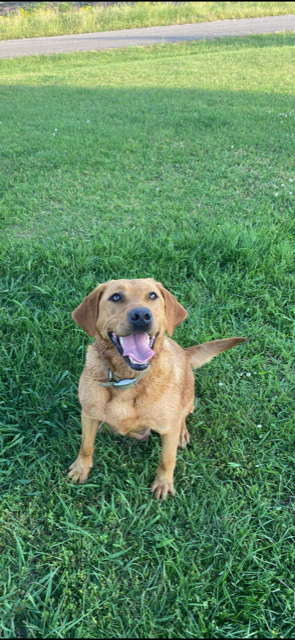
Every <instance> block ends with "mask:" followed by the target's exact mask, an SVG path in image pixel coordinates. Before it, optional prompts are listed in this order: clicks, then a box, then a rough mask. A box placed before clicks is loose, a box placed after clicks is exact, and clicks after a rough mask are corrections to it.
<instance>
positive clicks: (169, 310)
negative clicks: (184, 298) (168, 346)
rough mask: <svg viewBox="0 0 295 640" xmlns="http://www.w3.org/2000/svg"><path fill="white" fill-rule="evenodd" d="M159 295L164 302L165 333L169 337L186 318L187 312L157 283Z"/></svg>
mask: <svg viewBox="0 0 295 640" xmlns="http://www.w3.org/2000/svg"><path fill="white" fill-rule="evenodd" d="M157 286H158V287H159V289H160V291H161V294H162V296H163V298H164V302H165V310H166V319H167V333H168V335H169V336H172V335H173V331H174V329H176V327H178V325H179V324H180V323H181V322H183V321H184V320H185V319H186V318H187V311H186V309H185V308H184V307H182V306H181V304H179V302H177V300H176V298H174V296H173V295H172V293H169V291H167V289H164V287H163V286H162V285H161V284H160V283H158V282H157Z"/></svg>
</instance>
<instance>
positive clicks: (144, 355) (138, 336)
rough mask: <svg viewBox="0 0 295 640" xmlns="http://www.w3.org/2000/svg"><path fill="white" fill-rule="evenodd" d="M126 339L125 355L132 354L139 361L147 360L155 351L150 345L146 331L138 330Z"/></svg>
mask: <svg viewBox="0 0 295 640" xmlns="http://www.w3.org/2000/svg"><path fill="white" fill-rule="evenodd" d="M123 340H124V350H123V356H131V357H132V358H133V359H134V360H137V362H140V363H143V362H147V360H149V359H150V358H151V357H152V356H153V355H154V351H153V350H152V349H150V347H149V345H148V337H147V334H146V333H145V332H144V331H138V332H137V333H133V334H132V335H131V336H126V337H124V338H123Z"/></svg>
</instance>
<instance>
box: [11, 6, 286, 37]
mask: <svg viewBox="0 0 295 640" xmlns="http://www.w3.org/2000/svg"><path fill="white" fill-rule="evenodd" d="M1 4H3V3H0V8H1ZM6 4H7V3H6ZM35 5H36V6H34V7H32V8H28V7H26V8H21V7H20V8H19V9H18V10H17V11H14V12H11V13H9V14H6V15H4V14H3V15H2V16H1V15H0V40H9V39H14V38H37V37H41V36H57V35H66V34H73V33H95V32H97V31H110V30H118V29H134V28H136V27H154V26H164V25H173V24H189V23H193V22H206V21H213V20H225V19H233V18H257V17H261V16H273V15H285V14H292V13H293V14H294V13H295V2H179V3H174V2H135V3H124V2H122V3H120V2H118V3H116V4H115V5H113V6H109V7H107V8H104V7H102V6H95V5H93V6H91V5H90V4H89V5H87V4H86V3H85V6H83V7H81V8H80V9H78V10H77V9H76V8H75V7H73V6H72V3H70V2H59V3H57V4H56V5H54V3H49V2H38V3H35Z"/></svg>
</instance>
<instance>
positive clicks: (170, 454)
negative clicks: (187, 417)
mask: <svg viewBox="0 0 295 640" xmlns="http://www.w3.org/2000/svg"><path fill="white" fill-rule="evenodd" d="M179 432H180V425H179V428H177V429H175V428H174V429H172V430H171V431H169V432H168V433H164V434H162V435H161V440H162V453H161V460H160V464H159V466H158V469H157V473H156V477H155V480H154V482H153V484H152V486H151V491H152V492H153V493H154V494H155V497H156V498H157V500H159V499H160V498H161V499H162V500H165V499H166V498H167V495H168V493H171V495H172V496H174V495H175V492H174V486H173V473H174V468H175V462H176V452H177V447H178V443H179Z"/></svg>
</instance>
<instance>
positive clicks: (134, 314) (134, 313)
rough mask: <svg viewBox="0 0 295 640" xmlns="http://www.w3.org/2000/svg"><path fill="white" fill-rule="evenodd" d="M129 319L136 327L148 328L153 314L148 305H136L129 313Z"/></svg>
mask: <svg viewBox="0 0 295 640" xmlns="http://www.w3.org/2000/svg"><path fill="white" fill-rule="evenodd" d="M128 317H129V321H130V322H131V324H132V325H133V326H134V327H135V328H136V329H146V328H147V327H148V325H149V324H150V323H151V321H152V319H153V316H152V314H151V312H150V310H149V309H148V308H147V307H135V308H134V309H131V311H130V313H129V316H128Z"/></svg>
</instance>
